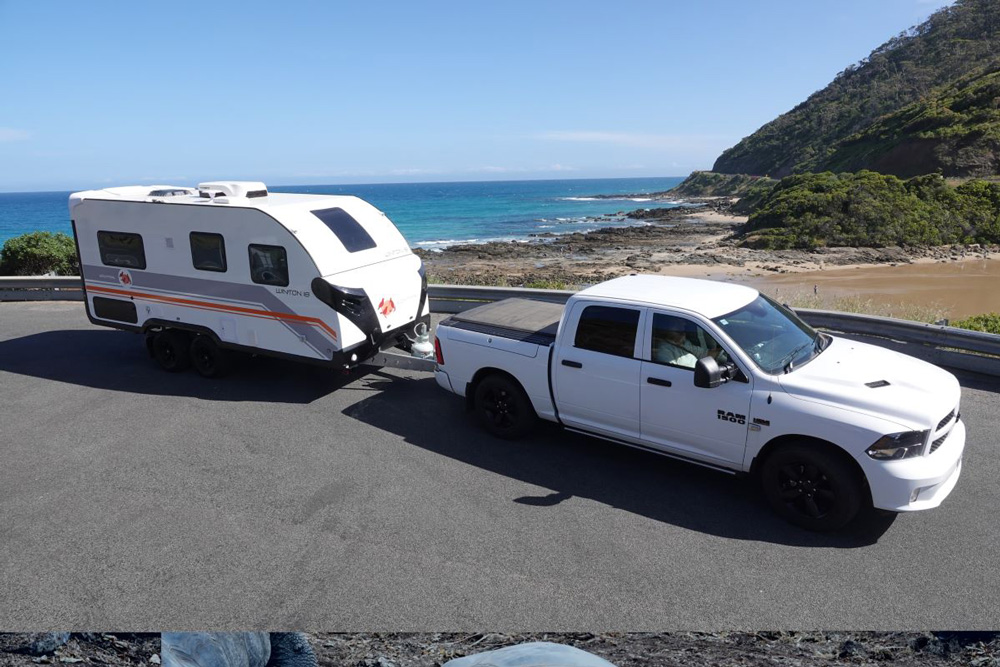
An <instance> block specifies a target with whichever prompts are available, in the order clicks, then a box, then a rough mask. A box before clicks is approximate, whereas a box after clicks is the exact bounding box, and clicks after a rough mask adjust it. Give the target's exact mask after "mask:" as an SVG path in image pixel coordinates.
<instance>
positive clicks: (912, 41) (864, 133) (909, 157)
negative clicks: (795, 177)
mask: <svg viewBox="0 0 1000 667" xmlns="http://www.w3.org/2000/svg"><path fill="white" fill-rule="evenodd" d="M998 75H1000V2H996V0H957V1H956V2H955V4H954V5H952V6H949V7H945V8H943V9H941V10H939V11H937V12H935V13H934V14H933V15H932V16H931V17H930V18H929V19H928V20H927V21H925V22H924V23H922V24H921V25H919V26H916V27H914V28H911V29H910V30H908V31H905V32H903V33H901V34H900V35H897V36H896V37H893V38H892V39H890V40H888V41H887V42H885V43H884V44H882V45H881V46H879V47H878V48H877V49H875V50H874V51H872V53H871V54H870V55H869V56H868V57H867V58H865V59H864V60H862V61H861V62H859V63H857V64H855V65H851V66H850V67H848V68H847V69H845V70H844V71H843V72H841V73H840V74H839V75H837V77H836V78H835V79H834V80H833V81H832V82H831V83H830V84H829V85H827V86H826V87H825V88H823V89H822V90H819V91H817V92H815V93H813V94H812V95H810V96H809V98H808V99H807V100H805V101H804V102H802V103H801V104H799V105H798V106H796V107H795V108H794V109H792V110H790V111H788V112H787V113H785V114H782V115H781V116H779V117H778V118H776V119H774V120H773V121H771V122H769V123H767V124H766V125H764V126H763V127H761V128H760V129H758V130H757V131H756V132H754V133H753V134H751V135H750V136H748V137H746V138H744V139H743V140H742V141H740V142H739V143H738V144H736V145H735V146H733V147H732V148H729V149H728V150H726V151H725V152H723V153H722V155H721V156H719V158H718V159H717V160H716V161H715V166H714V167H713V169H712V170H713V171H715V172H720V173H725V174H754V175H766V176H771V177H774V178H781V177H784V176H788V175H790V174H793V173H803V172H822V171H856V170H860V169H872V170H875V171H879V172H882V173H889V174H894V175H897V176H901V177H910V176H914V175H917V174H923V173H932V172H935V171H939V172H940V173H942V174H943V175H944V176H983V175H987V174H996V173H998V167H1000V159H998V158H1000V132H998V129H997V128H998V125H1000V124H998V112H997V106H998V104H997V103H998V100H1000V96H998V92H1000V89H998V86H997V76H998Z"/></svg>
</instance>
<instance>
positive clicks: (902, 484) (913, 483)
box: [862, 420, 965, 512]
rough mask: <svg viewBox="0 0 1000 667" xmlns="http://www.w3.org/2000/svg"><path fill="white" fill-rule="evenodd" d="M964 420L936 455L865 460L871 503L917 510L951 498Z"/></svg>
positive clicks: (961, 450) (958, 471) (959, 461)
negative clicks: (949, 496)
mask: <svg viewBox="0 0 1000 667" xmlns="http://www.w3.org/2000/svg"><path fill="white" fill-rule="evenodd" d="M964 452H965V422H963V421H961V420H958V421H957V422H956V423H955V425H954V426H953V427H952V429H951V432H950V433H949V434H948V437H947V439H946V440H945V441H944V442H943V443H942V444H941V446H940V447H939V448H938V449H937V451H935V452H934V453H933V454H929V455H927V456H917V457H913V458H909V459H902V460H899V461H876V460H875V459H871V458H868V456H867V455H865V458H867V459H868V460H867V461H863V462H862V467H863V468H864V469H865V474H866V475H867V476H868V485H869V487H870V488H871V493H872V504H873V505H874V506H875V507H877V508H879V509H884V510H890V511H893V512H916V511H918V510H926V509H931V508H933V507H937V506H938V505H940V504H941V502H942V501H944V499H945V498H947V497H948V494H949V493H951V491H952V489H954V488H955V485H956V484H957V483H958V478H959V475H961V473H962V455H963V453H964Z"/></svg>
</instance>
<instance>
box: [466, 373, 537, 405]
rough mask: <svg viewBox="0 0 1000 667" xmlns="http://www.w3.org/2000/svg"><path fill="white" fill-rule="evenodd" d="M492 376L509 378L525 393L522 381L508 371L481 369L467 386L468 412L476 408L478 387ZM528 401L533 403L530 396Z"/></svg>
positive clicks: (526, 394)
mask: <svg viewBox="0 0 1000 667" xmlns="http://www.w3.org/2000/svg"><path fill="white" fill-rule="evenodd" d="M491 375H502V376H503V377H505V378H507V379H508V380H510V381H511V382H513V383H514V384H516V385H517V386H518V387H520V388H521V391H524V385H522V384H521V382H520V380H518V379H517V378H516V377H514V376H513V375H511V374H510V373H508V372H507V371H505V370H503V369H501V368H494V367H492V366H487V367H486V368H480V369H479V370H478V371H476V374H475V375H473V376H472V379H471V380H469V383H468V384H467V385H465V409H466V410H469V411H471V410H472V409H473V407H474V405H473V403H474V402H475V400H476V387H478V386H479V383H480V382H482V381H483V380H484V379H486V378H488V377H489V376H491ZM524 395H525V396H528V392H526V391H524ZM528 401H529V402H530V401H531V397H530V396H528ZM532 407H534V406H532Z"/></svg>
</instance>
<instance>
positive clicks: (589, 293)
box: [435, 276, 965, 530]
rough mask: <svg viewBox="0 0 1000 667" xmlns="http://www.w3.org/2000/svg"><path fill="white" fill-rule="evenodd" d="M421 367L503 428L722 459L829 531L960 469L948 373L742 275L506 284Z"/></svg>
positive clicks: (923, 493) (464, 316) (953, 389)
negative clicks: (808, 315)
mask: <svg viewBox="0 0 1000 667" xmlns="http://www.w3.org/2000/svg"><path fill="white" fill-rule="evenodd" d="M435 348H436V354H437V370H436V373H435V374H436V378H437V383H438V384H439V385H440V386H442V387H444V388H445V389H447V390H449V391H452V392H454V393H456V394H459V395H460V396H464V397H466V400H467V402H468V405H469V406H470V407H471V408H472V409H473V410H475V412H476V413H477V414H478V416H479V418H480V420H481V421H482V424H483V425H484V426H485V427H486V429H487V430H488V431H490V432H491V433H492V434H494V435H496V436H499V437H501V438H516V437H519V436H522V435H525V434H526V433H527V432H528V431H529V430H530V429H531V427H532V425H533V424H534V423H535V421H536V420H537V418H542V419H547V420H550V421H555V422H558V423H559V424H562V425H563V426H564V427H566V428H567V429H570V430H573V431H580V432H584V433H588V434H590V435H594V436H597V437H600V438H605V439H608V440H613V441H615V442H619V443H622V444H626V445H630V446H633V447H639V448H642V449H648V450H651V451H654V452H657V453H660V454H665V455H668V456H672V457H677V458H681V459H684V460H686V461H690V462H693V463H697V464H701V465H705V466H709V467H712V468H716V469H719V470H723V471H726V472H730V473H736V474H741V473H750V474H755V475H758V476H759V478H760V480H761V484H762V487H763V491H764V494H765V496H766V498H767V500H768V502H769V504H770V505H771V506H772V507H773V508H774V510H775V511H776V512H777V513H778V514H780V515H781V516H783V517H784V518H786V519H787V520H789V521H791V522H792V523H795V524H797V525H799V526H802V527H805V528H808V529H811V530H834V529H837V528H840V527H842V526H844V525H845V524H847V523H848V522H850V521H851V520H852V519H853V518H854V517H855V516H856V515H857V514H858V512H859V511H860V510H861V509H862V508H863V507H866V506H868V507H870V506H873V507H875V508H879V509H883V510H889V511H893V512H908V511H915V510H922V509H929V508H932V507H936V506H938V505H939V504H941V502H942V501H943V500H944V499H945V497H947V496H948V494H949V493H950V492H951V490H952V489H953V488H954V487H955V484H956V483H957V482H958V477H959V475H960V473H961V469H962V452H963V450H964V448H965V425H964V423H963V422H962V421H961V419H960V418H959V401H960V398H961V389H960V387H959V384H958V381H957V380H956V379H955V377H954V376H953V375H952V374H950V373H948V372H947V371H944V370H941V369H940V368H937V367H936V366H933V365H931V364H928V363H925V362H923V361H920V360H917V359H914V358H912V357H909V356H906V355H903V354H899V353H896V352H892V351H889V350H886V349H883V348H880V347H876V346H873V345H868V344H865V343H860V342H855V341H851V340H847V339H844V338H840V337H836V336H831V335H829V334H826V333H819V332H817V331H815V330H813V329H812V328H811V327H810V326H809V325H807V324H805V323H804V322H803V321H802V320H801V319H799V318H798V317H797V316H796V315H795V314H794V313H793V312H792V311H790V310H789V309H787V308H785V307H783V306H781V305H779V304H778V303H776V302H774V301H773V300H771V299H769V298H768V297H766V296H764V295H763V294H760V293H758V292H757V291H756V290H754V289H751V288H749V287H743V286H740V285H733V284H727V283H720V282H713V281H708V280H695V279H689V278H670V277H663V276H628V277H624V278H617V279H615V280H610V281H608V282H605V283H601V284H599V285H596V286H594V287H591V288H588V289H586V290H583V291H582V292H579V293H577V294H574V295H573V296H572V297H570V299H569V301H568V303H567V304H566V306H565V307H563V306H560V305H556V304H551V303H543V302H539V301H529V300H524V299H509V300H506V301H500V302H497V303H492V304H488V305H485V306H480V307H478V308H474V309H472V310H468V311H465V312H464V313H460V314H458V315H454V316H452V317H449V318H448V319H446V320H444V321H442V322H441V323H440V324H439V325H438V328H437V338H436V341H435Z"/></svg>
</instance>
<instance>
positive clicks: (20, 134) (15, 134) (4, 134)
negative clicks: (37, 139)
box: [0, 127, 31, 143]
mask: <svg viewBox="0 0 1000 667" xmlns="http://www.w3.org/2000/svg"><path fill="white" fill-rule="evenodd" d="M30 138H31V132H28V131H27V130H17V129H15V128H13V127H0V143H4V142H7V141H27V140H28V139H30Z"/></svg>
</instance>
